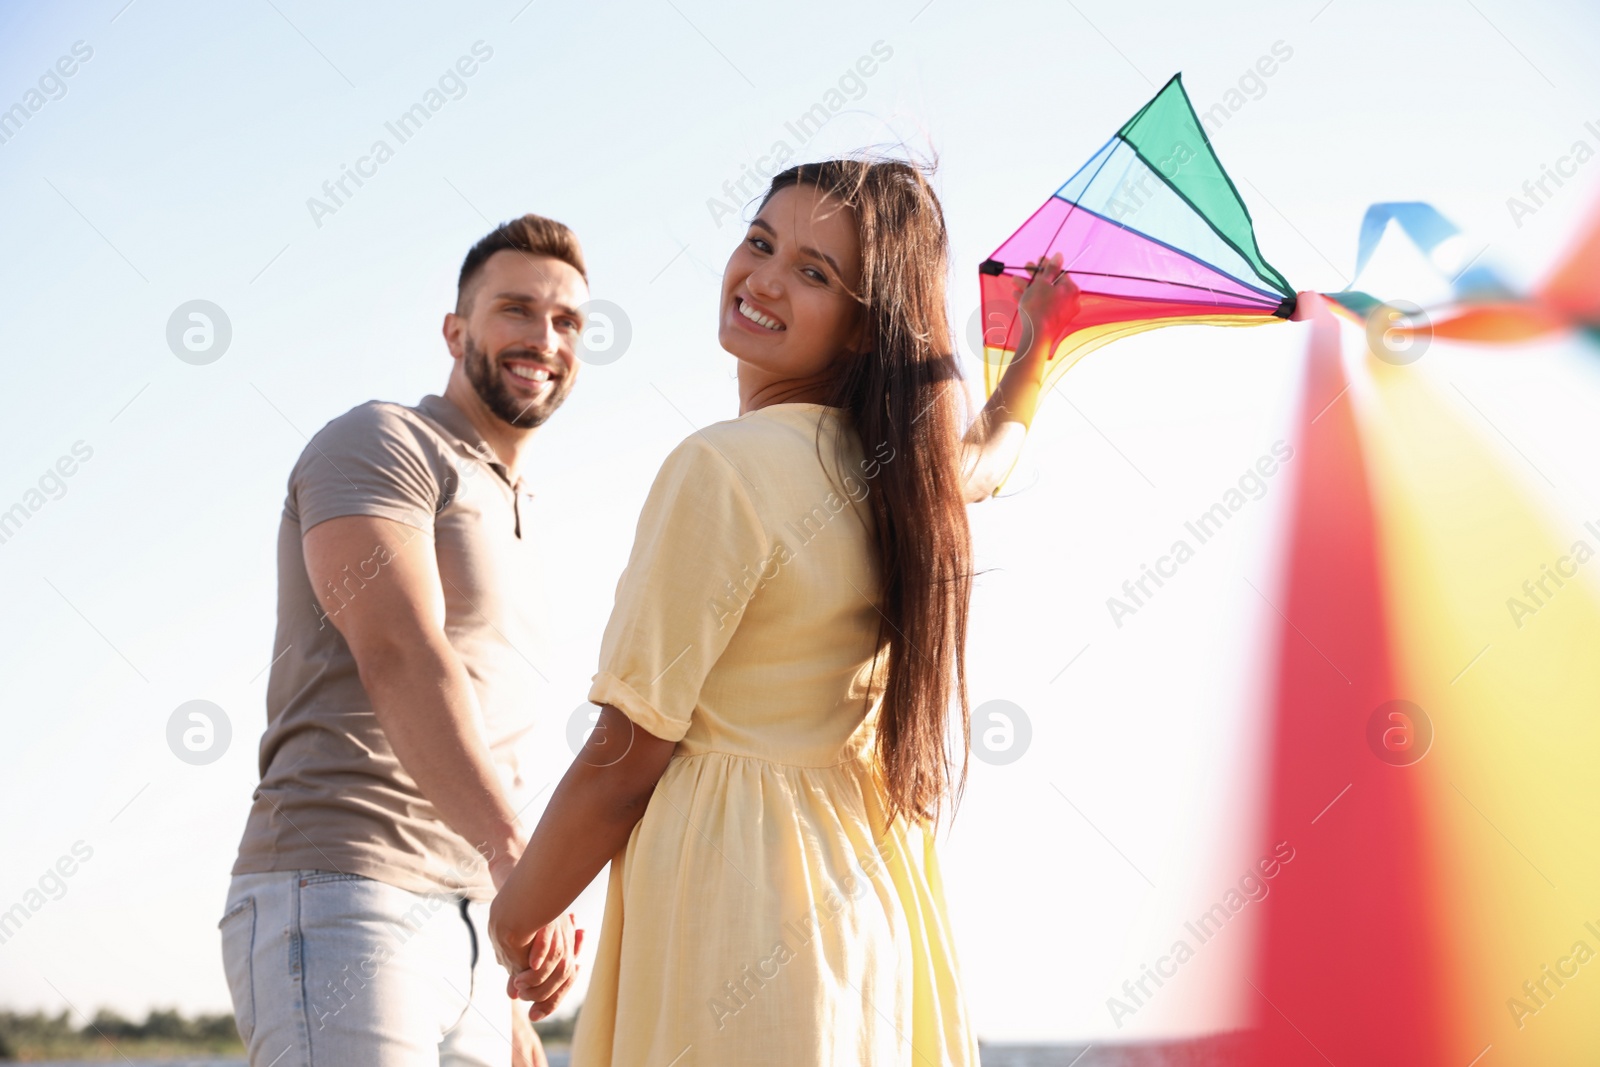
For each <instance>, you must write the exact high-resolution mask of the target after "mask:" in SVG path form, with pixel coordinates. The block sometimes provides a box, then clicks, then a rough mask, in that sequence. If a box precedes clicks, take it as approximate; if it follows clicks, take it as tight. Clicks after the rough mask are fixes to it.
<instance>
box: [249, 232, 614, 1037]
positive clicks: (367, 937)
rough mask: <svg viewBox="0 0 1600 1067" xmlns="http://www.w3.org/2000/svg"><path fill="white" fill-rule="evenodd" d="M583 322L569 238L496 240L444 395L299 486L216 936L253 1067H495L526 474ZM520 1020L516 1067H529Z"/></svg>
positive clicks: (387, 408) (308, 456) (520, 685)
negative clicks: (256, 760) (491, 932)
mask: <svg viewBox="0 0 1600 1067" xmlns="http://www.w3.org/2000/svg"><path fill="white" fill-rule="evenodd" d="M587 299H588V280H587V274H586V272H585V269H584V263H583V254H582V251H581V249H580V248H579V245H578V241H577V239H576V237H574V236H573V234H572V232H571V231H570V230H569V229H568V228H567V227H565V226H563V225H562V224H561V223H559V222H554V221H552V220H550V219H545V218H541V217H539V216H537V215H525V216H523V217H522V218H520V219H516V220H514V221H512V222H509V223H506V224H504V225H502V226H500V227H499V228H498V229H496V230H494V231H493V232H492V233H490V234H489V235H487V236H486V237H484V238H483V239H482V240H481V241H479V242H478V243H477V244H476V245H475V246H474V247H473V248H472V250H471V251H470V252H469V253H468V254H467V257H466V260H465V261H464V262H463V263H462V266H461V274H460V279H459V283H458V288H457V296H456V309H455V311H454V312H453V313H450V314H447V315H446V316H445V319H444V338H445V342H446V344H447V345H448V346H449V349H450V355H451V357H452V359H453V360H454V364H453V365H452V367H451V370H450V377H449V381H448V384H447V385H446V387H445V390H444V395H443V396H427V397H425V398H423V400H422V401H421V402H420V403H419V404H417V405H416V406H415V407H404V406H401V405H398V404H388V403H382V402H377V401H374V402H371V403H367V404H363V405H361V406H359V407H357V408H354V409H352V410H351V411H349V412H347V413H345V414H344V415H341V416H339V417H338V418H336V419H334V420H333V421H332V422H330V423H328V425H327V426H325V427H323V429H322V430H321V431H319V432H318V433H317V435H316V436H315V437H313V438H312V439H311V441H310V443H309V444H308V445H307V446H306V449H305V451H304V452H303V453H302V454H301V456H300V459H299V462H297V463H296V464H295V467H294V470H293V472H292V473H291V474H290V476H289V492H288V498H287V500H286V501H285V504H284V512H283V519H282V523H281V525H280V528H279V536H278V628H277V637H276V641H275V644H274V652H275V654H276V655H277V657H278V658H277V659H276V660H275V661H274V662H273V665H272V673H271V675H270V679H269V681H268V685H267V729H266V732H265V733H264V734H263V735H262V739H261V755H260V766H261V784H260V787H259V788H258V789H257V790H256V793H255V798H254V799H255V803H254V806H253V807H252V808H251V811H250V816H249V820H248V822H247V823H246V826H245V831H244V836H243V839H242V841H241V842H240V845H239V857H238V861H237V862H236V863H235V865H234V868H233V881H232V884H231V886H230V889H229V894H228V902H227V907H226V909H225V911H224V916H223V918H222V920H221V922H220V924H219V926H220V927H221V930H222V944H223V960H224V964H225V966H226V970H227V976H228V984H229V986H230V988H231V990H232V993H233V1003H234V1011H235V1015H236V1017H237V1020H238V1024H239V1032H240V1034H241V1036H242V1037H243V1039H244V1041H245V1044H246V1045H247V1046H248V1048H249V1053H250V1062H251V1064H252V1065H255V1067H267V1065H269V1064H278V1065H279V1067H288V1065H289V1064H296V1065H303V1067H319V1065H323V1064H329V1065H339V1067H346V1065H359V1064H383V1065H386V1067H388V1065H408V1064H413V1063H419V1064H420V1063H427V1064H439V1063H442V1064H445V1065H467V1064H472V1065H477V1064H490V1063H494V1064H503V1063H504V1062H506V1060H507V1058H508V1050H507V1045H506V1042H507V1040H508V1039H507V1038H506V1037H505V1036H503V1035H504V1033H505V1027H504V1022H505V1020H506V1018H507V1017H506V984H505V975H504V972H503V971H502V970H500V968H499V966H498V965H497V964H496V961H495V958H494V953H493V951H492V950H491V947H490V944H489V941H488V940H487V937H486V935H485V923H486V919H487V915H488V902H489V900H490V899H491V898H492V896H493V894H494V892H495V890H497V889H498V888H499V886H500V885H501V884H502V883H503V882H504V880H505V879H506V877H507V876H508V875H509V874H510V872H511V870H512V868H513V867H514V866H515V865H516V862H517V859H518V857H519V856H520V855H521V852H522V849H523V846H524V844H525V842H526V840H527V834H526V832H525V830H524V827H523V824H522V822H521V820H520V819H519V814H520V813H519V812H518V811H517V810H515V809H514V808H513V807H512V804H511V802H510V799H509V796H510V794H511V792H512V791H513V790H514V789H515V788H516V787H517V786H518V785H520V779H519V778H518V775H517V768H516V761H515V754H514V750H513V745H514V742H515V741H516V740H517V738H518V737H519V736H520V735H522V734H524V733H526V731H527V729H528V728H529V726H530V720H531V716H532V713H533V710H534V707H533V704H534V702H533V700H532V698H531V695H530V694H531V689H532V682H533V680H534V679H535V678H536V677H537V676H538V674H537V668H536V667H535V666H534V661H533V659H532V658H531V655H530V653H531V650H532V648H533V636H532V635H533V633H534V630H535V627H534V625H533V618H534V614H535V613H536V612H538V611H541V610H543V608H544V605H543V604H542V603H540V602H539V600H538V599H537V596H536V591H537V588H538V585H537V581H536V579H537V574H538V571H539V570H540V569H541V568H542V567H545V566H548V564H549V560H548V558H546V557H542V556H541V555H540V554H539V552H538V549H537V547H536V545H535V542H534V540H533V533H534V531H533V530H532V529H531V523H530V521H529V512H528V508H529V499H530V494H529V493H528V492H527V491H526V489H525V488H524V484H525V483H524V480H523V477H522V473H521V472H522V470H523V469H524V465H525V461H526V458H527V454H528V450H529V448H530V447H531V445H532V443H533V436H534V433H535V431H536V430H537V428H538V427H539V426H540V425H541V424H542V423H544V421H545V420H546V419H548V418H549V417H550V416H551V414H552V413H554V411H555V410H556V408H558V407H560V406H561V403H562V401H563V400H565V399H566V397H567V394H568V393H570V392H571V391H572V387H573V383H574V382H575V381H576V378H577V371H578V361H577V346H578V340H579V336H580V333H581V331H582V329H583V320H582V317H581V313H580V310H579V309H580V307H581V305H582V304H583V303H584V302H585V301H586V300H587ZM574 940H575V936H574V931H573V930H572V917H571V916H568V917H567V918H566V919H564V920H562V921H561V922H559V923H556V924H552V926H551V927H547V928H545V930H543V931H541V933H540V936H539V938H538V939H537V940H536V941H535V943H534V945H533V947H532V949H531V955H532V957H533V960H534V963H535V967H536V969H537V970H538V971H539V972H540V973H544V972H545V971H547V970H549V971H551V974H550V977H549V979H548V981H546V982H544V983H543V984H542V985H541V986H540V988H539V989H538V990H535V991H534V993H533V995H532V996H531V997H529V998H525V999H532V1000H534V1004H533V1006H532V1007H531V1008H530V1009H529V1011H528V1013H527V1014H528V1015H529V1016H531V1017H532V1018H542V1017H544V1016H546V1015H548V1014H549V1013H550V1011H551V1010H553V1009H554V1007H555V1005H556V1003H557V1002H558V1001H559V1000H560V999H561V997H562V996H563V995H564V994H565V992H566V990H567V988H568V987H569V986H570V984H571V981H572V978H573V975H574V973H575V964H574V962H573V957H574V954H575V946H574ZM497 1002H498V1003H497ZM511 1011H512V1013H511V1018H510V1021H511V1038H510V1040H511V1042H512V1049H511V1053H512V1055H513V1056H514V1062H516V1063H519V1064H543V1063H544V1062H545V1059H544V1054H543V1050H542V1049H541V1047H540V1046H539V1042H538V1039H537V1037H536V1036H535V1035H534V1033H533V1030H532V1024H531V1022H530V1021H529V1018H525V1017H524V1013H523V1012H522V1011H520V1010H518V1006H517V1005H516V1004H515V1002H512V1003H511ZM290 1050H294V1051H293V1053H292V1054H291V1051H290Z"/></svg>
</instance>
